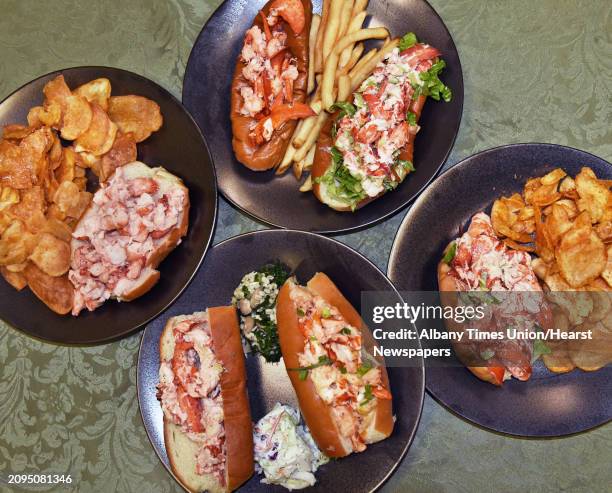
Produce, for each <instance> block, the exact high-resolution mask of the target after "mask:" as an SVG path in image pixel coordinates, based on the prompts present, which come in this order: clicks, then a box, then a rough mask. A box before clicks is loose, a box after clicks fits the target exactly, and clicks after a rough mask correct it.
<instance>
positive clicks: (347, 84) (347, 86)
mask: <svg viewBox="0 0 612 493" xmlns="http://www.w3.org/2000/svg"><path fill="white" fill-rule="evenodd" d="M350 94H351V78H350V77H349V76H348V75H341V76H340V78H339V79H338V101H347V100H348V98H349V96H350Z"/></svg>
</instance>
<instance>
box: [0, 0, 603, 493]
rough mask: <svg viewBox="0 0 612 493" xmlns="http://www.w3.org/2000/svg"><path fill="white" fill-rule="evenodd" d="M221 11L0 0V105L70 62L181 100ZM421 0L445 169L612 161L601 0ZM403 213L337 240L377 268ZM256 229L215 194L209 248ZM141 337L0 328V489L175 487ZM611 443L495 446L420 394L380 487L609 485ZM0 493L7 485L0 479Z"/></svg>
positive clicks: (163, 4)
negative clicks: (448, 129)
mask: <svg viewBox="0 0 612 493" xmlns="http://www.w3.org/2000/svg"><path fill="white" fill-rule="evenodd" d="M406 1H408V0H406ZM220 3H221V2H220V0H131V1H130V2H123V1H120V0H105V1H97V0H50V1H46V2H43V1H40V0H1V1H0V99H1V98H4V97H5V96H7V95H8V94H9V93H10V92H12V91H13V90H14V89H16V88H17V87H19V86H20V85H22V84H23V83H25V82H27V81H29V80H31V79H33V78H35V77H37V76H39V75H41V74H43V73H46V72H49V71H52V70H56V69H59V68H64V67H70V66H76V65H110V66H117V67H121V68H126V69H129V70H132V71H135V72H138V73H141V74H143V75H145V76H147V77H149V78H151V79H153V80H155V81H156V82H158V83H160V84H161V85H163V86H164V87H166V88H167V89H169V90H170V91H171V92H172V93H173V94H174V95H176V96H177V97H179V98H180V93H181V82H182V77H183V72H184V69H185V64H186V62H187V57H188V55H189V51H190V49H191V46H192V43H193V42H194V40H195V38H196V36H197V34H198V32H199V31H200V29H201V28H202V26H203V24H204V22H205V21H206V19H207V18H208V17H209V16H210V14H211V13H212V12H213V10H214V9H215V8H216V7H217V5H218V4H220ZM432 4H433V6H434V7H435V8H436V10H437V11H438V12H439V14H440V15H441V16H442V18H443V19H444V21H445V22H446V24H447V26H448V28H449V29H450V31H451V33H452V35H453V37H454V39H455V42H456V44H457V47H458V49H459V53H460V56H461V61H462V64H463V71H464V77H465V106H464V114H463V122H462V125H461V130H460V132H459V136H458V138H457V142H456V144H455V148H454V150H453V153H452V155H451V158H450V160H449V163H448V164H447V166H448V165H452V164H454V163H456V162H457V161H458V160H460V159H462V158H464V157H466V156H468V155H470V154H472V153H474V152H477V151H480V150H482V149H486V148H488V147H492V146H497V145H500V144H506V143H511V142H525V141H540V142H554V143H560V144H567V145H571V146H575V147H578V148H581V149H584V150H587V151H589V152H592V153H594V154H597V155H599V156H601V157H603V158H604V159H607V160H608V161H610V160H612V127H611V126H610V123H609V122H610V121H611V120H612V95H611V90H612V3H611V2H608V1H605V0H599V1H596V0H591V1H589V0H539V1H538V2H533V1H530V0H513V1H502V0H488V1H483V0H453V1H444V0H433V1H432ZM466 193H470V192H469V191H468V190H466ZM404 214H405V212H402V213H400V214H398V215H396V216H395V217H393V218H391V219H389V220H388V221H386V222H384V223H382V224H380V225H378V226H376V227H373V228H370V229H368V230H366V231H362V232H359V233H354V234H350V235H346V236H342V237H340V239H341V240H342V241H344V242H346V243H348V244H349V245H351V246H353V247H355V248H356V249H358V250H359V251H361V252H362V253H364V254H365V255H367V256H368V257H369V258H371V259H372V260H373V261H374V262H376V263H377V264H378V266H379V267H380V268H381V269H385V268H386V263H387V258H388V254H389V250H390V248H391V244H392V241H393V236H394V234H395V231H396V229H397V227H398V226H399V223H400V221H401V219H402V217H403V216H404ZM432 220H435V219H432ZM263 227H264V226H262V225H260V224H257V223H254V222H253V221H251V220H250V219H248V218H246V217H245V216H244V215H242V214H241V213H239V212H238V211H236V210H235V209H233V208H232V207H230V206H229V205H228V204H227V203H226V202H224V201H223V200H221V206H220V215H219V223H218V228H217V232H216V236H215V241H216V242H218V241H220V240H222V239H224V238H227V237H230V236H233V235H235V234H238V233H242V232H245V231H249V230H253V229H257V228H263ZM139 341H140V334H136V335H133V336H132V337H129V338H127V339H124V340H122V341H120V342H116V343H113V344H108V345H104V346H98V347H91V348H66V347H59V346H54V345H49V344H45V343H41V342H38V341H36V340H33V339H31V338H29V337H26V336H24V335H22V334H20V333H18V332H16V331H15V330H12V329H11V328H9V327H8V326H6V324H4V323H1V322H0V366H1V371H2V379H1V380H0V479H6V477H7V475H8V474H9V473H59V474H71V476H72V478H73V483H72V484H71V485H63V486H56V487H50V486H38V487H36V488H35V487H30V490H31V491H51V490H53V489H55V490H56V491H87V492H89V491H93V492H111V491H119V492H144V491H146V492H172V491H177V492H178V491H181V490H180V488H179V486H178V485H177V484H176V483H175V482H174V481H173V480H172V478H171V477H170V476H169V475H168V474H167V473H166V471H165V470H164V468H163V466H162V465H161V463H160V462H159V461H158V459H157V457H156V455H155V453H154V451H153V449H152V447H151V446H150V444H149V442H148V440H147V436H146V433H145V430H144V428H143V426H142V422H141V419H140V415H139V412H138V402H137V398H136V356H137V351H138V344H139ZM516 412H521V410H520V409H517V410H516ZM611 442H612V426H611V425H607V426H603V427H600V428H598V429H595V430H592V431H590V432H588V433H583V434H580V435H577V436H572V437H568V438H563V439H556V440H523V439H516V438H509V437H505V436H501V435H498V434H495V433H491V432H488V431H485V430H482V429H480V428H478V427H476V426H473V425H471V424H469V423H467V422H465V421H463V420H461V419H459V418H457V417H456V416H454V415H453V414H452V413H450V412H449V411H448V410H446V409H444V408H443V407H441V406H440V405H439V404H437V403H436V402H435V401H433V400H432V399H431V398H430V397H429V396H427V397H426V399H425V408H424V412H423V418H422V421H421V425H420V428H419V431H418V434H417V436H416V439H415V441H414V444H413V445H412V447H411V449H410V452H409V454H408V456H407V458H406V459H405V460H404V462H403V463H402V465H401V467H400V468H399V470H398V471H397V473H396V474H395V475H394V476H393V478H392V479H391V480H390V481H389V482H388V483H387V485H386V486H385V488H384V491H389V492H391V491H398V492H399V491H407V492H413V491H414V492H438V491H453V492H455V491H458V492H463V491H465V492H474V491H504V492H506V491H508V492H514V491H516V492H525V491H551V492H556V491H584V492H596V491H602V492H603V491H606V490H607V491H610V490H609V488H610V485H611V484H612V468H611V467H610V450H611V446H610V443H611ZM606 485H607V486H606ZM0 490H1V491H14V490H11V489H9V488H8V486H6V485H5V484H3V483H2V482H1V481H0ZM23 490H28V489H27V488H23V489H22V491H23Z"/></svg>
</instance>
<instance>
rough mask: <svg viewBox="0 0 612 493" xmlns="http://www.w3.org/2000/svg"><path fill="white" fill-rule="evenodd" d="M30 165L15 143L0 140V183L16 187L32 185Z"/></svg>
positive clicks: (22, 187) (21, 187)
mask: <svg viewBox="0 0 612 493" xmlns="http://www.w3.org/2000/svg"><path fill="white" fill-rule="evenodd" d="M32 175H33V173H32V167H31V165H30V163H28V162H25V161H24V160H23V158H22V151H21V149H20V147H19V146H18V145H17V144H14V143H12V142H9V141H8V140H0V185H5V186H9V187H11V188H16V189H24V188H29V187H31V186H32V182H33V177H32Z"/></svg>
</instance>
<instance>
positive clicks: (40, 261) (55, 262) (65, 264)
mask: <svg viewBox="0 0 612 493" xmlns="http://www.w3.org/2000/svg"><path fill="white" fill-rule="evenodd" d="M29 259H30V260H31V261H32V262H34V263H35V264H36V265H37V266H38V268H39V269H40V270H42V271H43V272H44V273H45V274H48V275H50V276H53V277H58V276H61V275H63V274H65V273H66V272H68V269H69V268H70V244H69V243H68V242H66V241H62V240H60V239H59V238H56V237H55V236H53V235H52V234H50V233H42V234H41V235H39V237H38V242H37V243H36V246H35V247H34V251H33V252H32V253H31V254H30V256H29Z"/></svg>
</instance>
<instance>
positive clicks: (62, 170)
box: [55, 147, 79, 184]
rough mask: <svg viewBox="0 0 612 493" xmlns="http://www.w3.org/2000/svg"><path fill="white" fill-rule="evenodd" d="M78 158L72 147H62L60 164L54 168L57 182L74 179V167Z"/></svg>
mask: <svg viewBox="0 0 612 493" xmlns="http://www.w3.org/2000/svg"><path fill="white" fill-rule="evenodd" d="M78 159H79V156H78V154H77V153H76V152H75V151H74V149H73V148H72V147H65V148H64V150H63V152H62V160H61V161H60V166H59V167H58V168H57V169H56V170H55V178H56V179H57V182H58V183H60V184H61V183H62V182H64V181H72V180H74V177H75V174H74V168H75V167H76V162H77V160H78Z"/></svg>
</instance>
